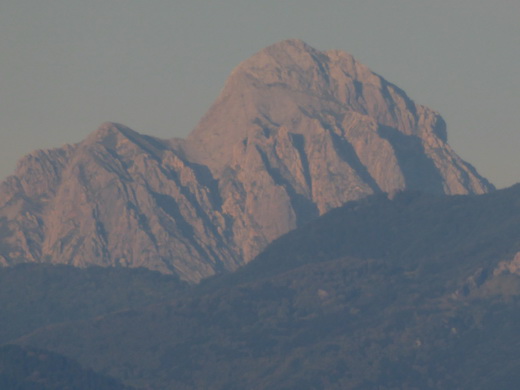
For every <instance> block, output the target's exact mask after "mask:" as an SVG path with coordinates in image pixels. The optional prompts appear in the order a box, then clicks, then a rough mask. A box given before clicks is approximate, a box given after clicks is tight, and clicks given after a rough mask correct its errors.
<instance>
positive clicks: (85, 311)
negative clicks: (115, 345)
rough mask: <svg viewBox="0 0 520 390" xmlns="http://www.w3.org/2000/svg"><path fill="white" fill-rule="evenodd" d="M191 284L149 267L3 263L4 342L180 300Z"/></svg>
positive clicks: (0, 314) (0, 339)
mask: <svg viewBox="0 0 520 390" xmlns="http://www.w3.org/2000/svg"><path fill="white" fill-rule="evenodd" d="M186 289H187V285H186V283H184V282H181V281H179V279H178V278H176V277H174V276H167V275H163V274H160V273H159V272H153V271H149V270H146V269H128V268H122V267H119V268H101V267H91V268H87V269H79V268H76V267H71V266H64V265H59V266H54V265H50V264H20V265H18V266H16V267H9V268H0V318H2V320H1V321H0V344H2V343H5V342H7V341H9V340H11V339H14V338H17V337H20V336H22V335H24V334H26V333H29V332H31V331H33V330H35V329H38V328H41V327H44V326H48V325H52V324H56V323H61V322H67V321H76V320H82V319H87V318H94V317H98V316H101V315H106V314H109V313H112V312H115V311H119V310H124V309H129V308H136V307H140V306H144V305H147V304H151V303H158V302H162V301H165V300H172V299H176V298H177V297H178V296H179V295H180V294H182V293H183V292H184V291H185V290H186Z"/></svg>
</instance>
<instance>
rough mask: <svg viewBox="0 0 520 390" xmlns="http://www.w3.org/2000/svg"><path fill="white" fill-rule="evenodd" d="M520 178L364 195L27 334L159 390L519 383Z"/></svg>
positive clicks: (29, 340) (31, 340)
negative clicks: (171, 283)
mask: <svg viewBox="0 0 520 390" xmlns="http://www.w3.org/2000/svg"><path fill="white" fill-rule="evenodd" d="M519 250H520V186H515V187H512V188H510V189H507V190H501V191H496V192H494V193H491V194H487V195H482V196H457V197H446V196H432V195H424V194H420V193H406V192H405V193H401V194H397V195H396V196H395V197H393V199H389V198H388V197H386V196H384V195H376V196H374V197H371V198H368V199H365V200H362V201H358V202H353V203H349V204H347V205H345V206H344V207H342V208H339V209H336V210H333V211H331V212H329V213H328V214H326V215H324V216H323V217H321V218H319V219H317V220H315V221H312V222H310V223H308V224H307V225H305V226H304V227H302V228H300V229H298V230H296V231H293V232H291V233H289V234H287V235H285V236H283V237H282V238H280V239H279V240H277V241H275V242H274V243H273V244H271V245H270V246H269V247H268V248H267V249H266V251H264V252H263V253H262V254H260V255H259V256H258V257H257V258H256V259H255V260H254V261H252V262H251V263H250V264H248V265H246V266H245V267H244V268H242V269H241V270H239V271H238V272H235V273H233V274H229V275H224V276H221V277H217V278H214V279H212V280H208V281H206V282H204V283H202V284H201V285H199V286H198V287H196V288H195V289H193V290H192V291H191V292H190V293H188V294H187V295H185V296H184V297H182V298H181V299H177V300H175V301H170V302H168V303H163V304H157V305H153V306H148V307H145V308H141V309H132V310H126V311H119V312H118V313H114V314H110V315H106V316H103V317H99V318H96V319H91V320H84V321H79V322H76V323H74V324H63V325H60V326H53V327H50V328H42V329H40V330H38V331H35V332H33V333H31V334H28V335H26V336H24V337H22V338H20V339H19V340H18V341H17V342H18V343H21V344H26V345H34V346H38V347H41V348H47V349H51V350H55V351H57V352H59V353H62V354H64V355H66V356H70V357H73V358H75V359H77V360H78V361H79V362H81V363H82V364H84V365H86V366H89V367H93V368H94V369H96V370H99V371H102V372H104V373H108V374H110V375H111V376H114V377H116V378H118V379H120V380H122V381H124V382H125V383H128V384H131V385H135V386H137V387H139V386H143V387H144V386H149V387H150V388H152V389H186V390H187V389H243V388H247V389H266V388H270V389H374V388H381V389H404V388H409V389H447V388H450V389H451V388H453V389H455V388H457V389H490V388H501V389H516V388H518V384H519V383H520V376H519V374H518V373H519V372H520V370H519V367H520V349H519V348H518V345H520V336H519V335H518V332H517V329H518V325H519V324H520V314H519V313H520V310H519V309H520V276H519V275H518V273H519V266H518V265H519V263H520V261H519V260H518V259H519V257H518V256H517V253H518V252H519Z"/></svg>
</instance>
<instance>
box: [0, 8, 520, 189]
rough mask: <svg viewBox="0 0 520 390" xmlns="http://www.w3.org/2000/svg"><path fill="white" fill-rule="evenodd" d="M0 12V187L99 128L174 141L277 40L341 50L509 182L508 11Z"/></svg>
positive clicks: (511, 51) (500, 182)
mask: <svg viewBox="0 0 520 390" xmlns="http://www.w3.org/2000/svg"><path fill="white" fill-rule="evenodd" d="M319 3H320V2H318V1H316V0H312V1H311V0H298V1H296V0H294V1H283V0H276V1H271V0H262V1H238V0H235V1H233V0H220V1H211V2H210V1H198V0H192V1H176V0H147V1H144V0H0V99H1V100H0V103H1V104H0V137H1V138H0V141H1V142H0V178H2V177H5V176H7V175H8V174H10V173H12V172H13V170H14V168H15V165H16V161H17V160H18V159H19V158H20V157H21V156H22V155H24V154H26V153H28V152H30V151H31V150H33V149H37V148H50V147H57V146H61V145H62V144H64V143H74V142H79V141H81V140H82V139H83V138H85V137H86V136H87V135H88V134H89V133H90V132H92V131H94V130H95V129H96V128H97V127H98V126H99V125H100V124H101V123H102V122H104V121H115V122H119V123H123V124H125V125H127V126H129V127H131V128H133V129H134V130H137V131H139V132H141V133H145V134H150V135H154V136H158V137H163V138H170V137H175V136H177V137H184V136H186V134H187V133H188V132H189V131H190V130H191V129H192V128H193V127H194V126H195V124H196V123H197V121H198V120H199V119H200V117H201V116H202V115H203V114H204V112H205V111H206V110H207V108H208V107H209V105H210V104H211V103H212V101H213V100H214V99H215V98H216V97H217V95H218V93H219V91H220V89H221V87H222V86H223V84H224V81H225V80H226V78H227V76H228V74H229V73H230V72H231V70H232V69H233V68H234V67H235V66H236V65H238V63H239V62H240V61H242V60H245V59H246V58H248V57H249V56H251V55H252V54H254V53H255V52H256V51H258V50H260V49H262V48H263V47H265V46H268V45H270V44H272V43H275V42H277V41H280V40H283V39H286V38H300V39H303V40H304V41H306V42H307V43H308V44H310V45H311V46H314V47H315V48H317V49H320V50H327V49H341V50H345V51H347V52H349V53H351V54H352V55H354V57H356V58H357V59H358V60H359V61H361V62H362V63H364V64H365V65H367V66H369V67H370V68H371V69H372V70H373V71H375V72H377V73H379V74H380V75H382V76H383V77H385V78H386V79H387V80H389V81H390V82H393V83H395V84H397V85H398V86H399V87H401V88H402V89H404V90H405V91H406V92H407V93H408V95H409V96H410V97H411V98H412V99H413V100H415V101H416V102H417V103H419V104H424V105H427V106H429V107H430V108H432V109H435V110H437V111H439V112H440V113H441V114H442V115H443V117H444V118H445V119H446V121H447V123H448V137H449V142H450V144H451V145H452V146H453V148H454V149H455V150H456V151H457V152H458V153H459V155H461V156H462V157H463V158H464V159H465V160H467V161H468V162H470V163H472V164H473V165H475V166H476V168H477V169H478V170H479V171H480V173H481V174H483V175H484V176H486V177H487V178H488V179H490V180H491V181H492V182H493V183H494V184H495V185H497V186H498V187H504V186H509V185H511V184H513V183H516V182H520V169H519V168H520V153H519V152H518V147H519V146H520V131H519V130H520V125H519V124H520V75H519V64H520V23H519V18H520V1H519V0H494V1H491V0H392V1H388V0H359V1H358V0H341V1H340V0H338V1H336V0H325V1H323V2H321V4H319Z"/></svg>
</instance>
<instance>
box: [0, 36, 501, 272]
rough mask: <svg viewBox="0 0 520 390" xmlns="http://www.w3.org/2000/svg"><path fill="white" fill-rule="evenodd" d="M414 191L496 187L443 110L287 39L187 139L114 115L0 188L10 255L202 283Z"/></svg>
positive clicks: (2, 240) (231, 87)
mask: <svg viewBox="0 0 520 390" xmlns="http://www.w3.org/2000/svg"><path fill="white" fill-rule="evenodd" d="M404 189H411V190H422V191H426V192H431V193H437V194H481V193H485V192H488V191H490V190H492V189H493V186H492V185H491V184H490V183H489V182H488V181H487V180H485V179H484V178H482V177H481V176H480V175H479V174H478V173H477V172H476V171H475V170H474V169H473V167H471V165H469V164H467V163H466V162H464V161H462V160H461V159H460V158H459V157H458V156H457V155H456V154H455V152H454V151H453V150H452V149H451V148H450V146H449V144H448V143H447V135H446V125H445V123H444V121H443V120H442V118H441V117H440V116H439V114H437V113H436V112H434V111H432V110H429V109H428V108H426V107H423V106H420V105H417V104H415V103H414V102H413V101H412V100H411V99H410V98H409V97H408V96H407V95H406V94H405V93H404V92H403V91H402V90H400V89H399V88H398V87H396V86H395V85H393V84H391V83H389V82H387V81H386V80H384V79H383V78H381V77H380V76H378V75H376V74H374V73H373V72H371V71H370V70H369V69H368V68H367V67H366V66H364V65H362V64H360V63H358V62H357V61H355V59H354V58H352V56H350V55H349V54H347V53H344V52H340V51H327V52H320V51H317V50H315V49H313V48H311V47H309V46H308V45H306V44H305V43H303V42H301V41H298V40H288V41H283V42H280V43H277V44H275V45H272V46H270V47H268V48H266V49H264V50H262V51H260V52H259V53H257V54H256V55H254V56H253V57H251V58H250V59H248V60H246V61H244V62H243V63H242V64H240V65H239V66H238V67H237V68H236V69H235V70H234V71H233V72H232V73H231V76H230V77H229V79H228V81H227V82H226V85H225V87H224V89H223V91H222V93H221V95H220V96H219V97H218V98H217V100H216V102H215V103H214V105H213V106H212V107H211V108H210V110H209V111H208V113H207V114H206V115H205V116H204V117H203V118H202V120H201V121H200V123H199V125H198V126H197V127H196V128H195V129H194V130H193V132H192V133H191V134H190V135H189V137H188V138H187V139H186V140H180V139H172V140H160V139H157V138H153V137H149V136H145V135H142V134H139V133H137V132H135V131H133V130H131V129H129V128H127V127H125V126H123V125H119V124H115V123H105V124H103V125H102V126H101V127H100V128H99V129H98V130H97V131H95V132H94V133H92V134H90V135H89V136H88V137H87V138H86V139H85V140H84V141H82V142H80V143H78V144H75V145H66V146H64V147H61V148H57V149H53V150H45V151H44V150H39V151H35V152H33V153H31V154H29V155H28V156H26V157H24V158H23V159H22V160H20V162H19V164H18V168H17V170H16V172H15V174H14V175H12V176H10V177H9V178H7V179H6V180H5V181H4V182H3V183H2V184H1V185H0V263H1V264H2V265H14V264H18V263H22V262H49V263H63V264H71V265H75V266H79V267H85V266H89V265H101V266H125V267H146V268H149V269H152V270H159V271H161V272H163V273H173V274H176V275H179V276H180V277H181V278H182V279H184V280H187V281H190V282H198V281H200V280H201V279H203V278H205V277H208V276H211V275H213V274H215V273H219V272H222V271H230V270H235V269H237V268H238V267H239V266H240V265H243V264H244V263H246V262H248V261H249V260H251V259H252V258H253V257H254V256H256V255H257V254H258V253H259V252H260V251H261V250H262V249H263V248H265V247H266V245H267V244H268V243H269V242H271V241H273V240H274V239H276V238H277V237H279V236H281V235H282V234H284V233H286V232H288V231H290V230H292V229H294V228H296V227H298V226H301V225H302V224H303V223H305V222H307V221H309V220H311V219H313V218H315V217H317V216H319V215H321V214H323V213H325V212H327V211H329V210H331V209H332V208H334V207H338V206H341V205H342V204H344V203H345V202H348V201H352V200H357V199H360V198H363V197H366V196H367V195H371V194H375V193H381V192H389V193H394V192H396V191H400V190H404Z"/></svg>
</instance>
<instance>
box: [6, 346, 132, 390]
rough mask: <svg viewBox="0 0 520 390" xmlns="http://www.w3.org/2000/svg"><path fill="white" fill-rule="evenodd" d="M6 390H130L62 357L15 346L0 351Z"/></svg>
mask: <svg viewBox="0 0 520 390" xmlns="http://www.w3.org/2000/svg"><path fill="white" fill-rule="evenodd" d="M0 389H3V390H57V389H60V390H65V389H70V390H131V388H130V387H127V386H124V385H122V384H121V383H119V382H117V381H116V380H114V379H111V378H108V377H106V376H103V375H99V374H96V373H94V372H93V371H91V370H85V369H83V368H81V366H80V365H79V364H78V363H77V362H75V361H73V360H71V359H67V358H65V357H63V356H60V355H58V354H55V353H50V352H47V351H41V350H38V349H33V348H24V347H19V346H16V345H6V346H3V347H0Z"/></svg>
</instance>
